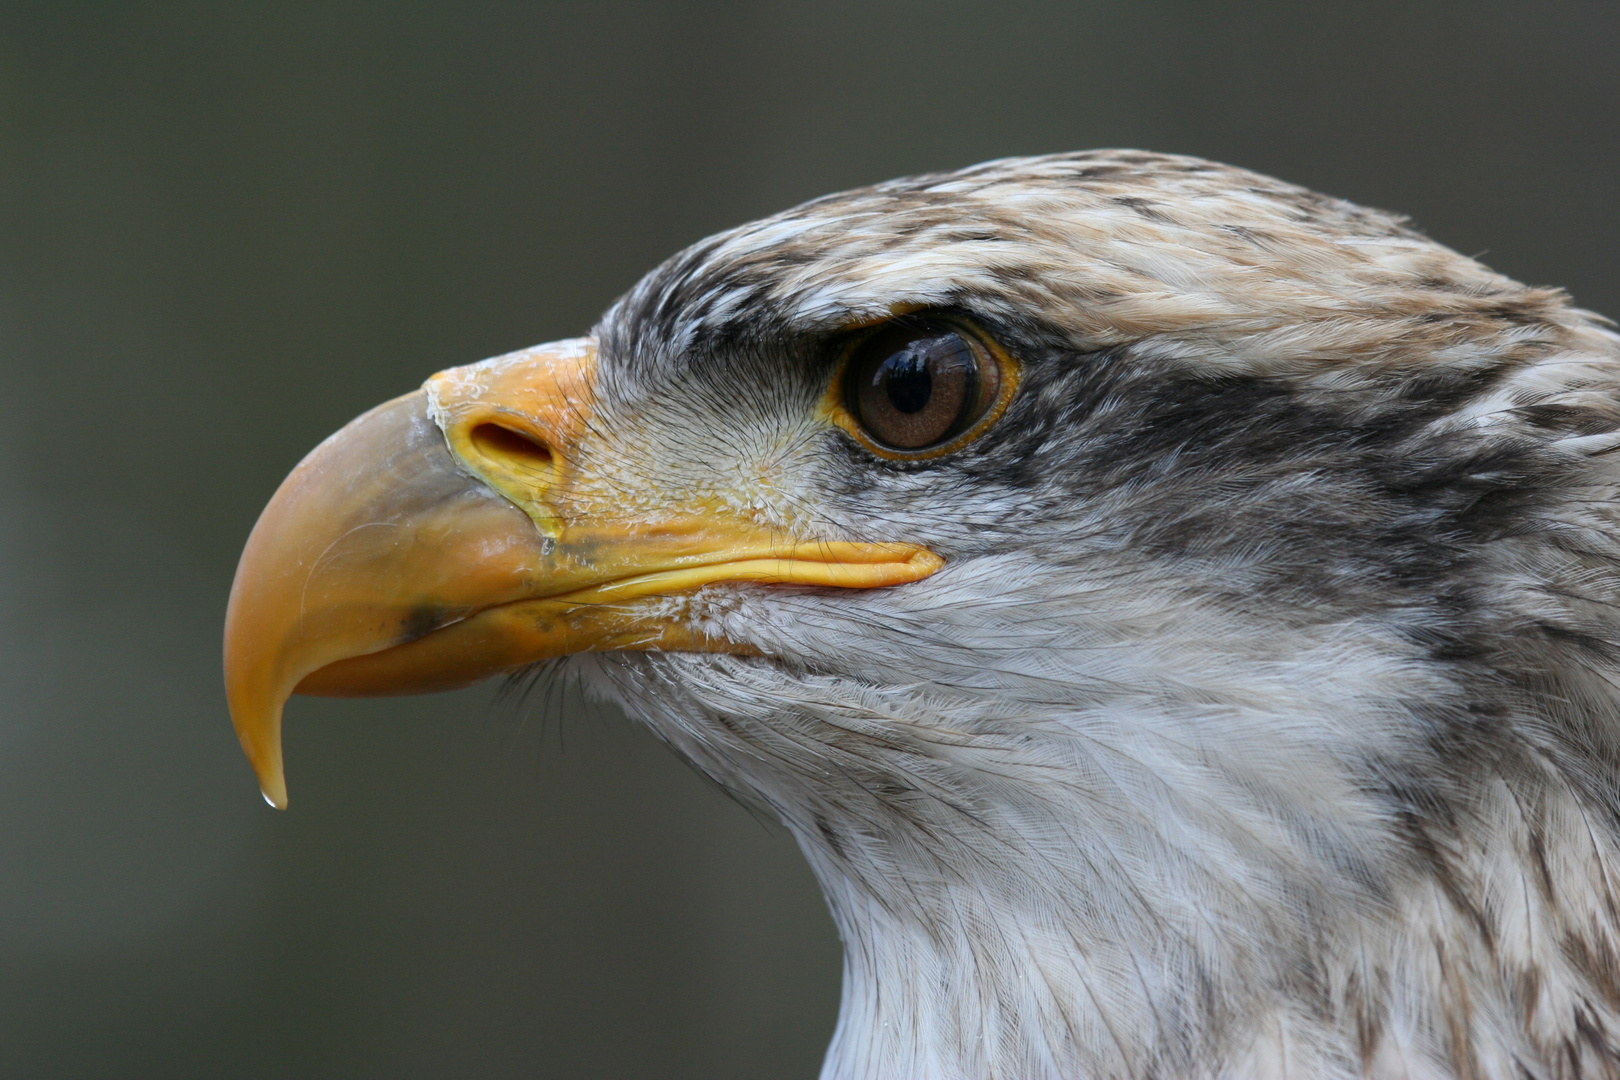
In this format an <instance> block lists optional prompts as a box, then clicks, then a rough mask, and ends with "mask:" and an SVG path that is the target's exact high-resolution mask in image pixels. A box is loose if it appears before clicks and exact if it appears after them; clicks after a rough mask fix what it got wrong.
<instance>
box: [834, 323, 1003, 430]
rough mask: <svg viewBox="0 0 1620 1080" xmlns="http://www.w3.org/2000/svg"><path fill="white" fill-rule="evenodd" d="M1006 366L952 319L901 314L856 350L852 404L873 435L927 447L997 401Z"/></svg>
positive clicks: (848, 401)
mask: <svg viewBox="0 0 1620 1080" xmlns="http://www.w3.org/2000/svg"><path fill="white" fill-rule="evenodd" d="M1000 388H1001V373H1000V368H999V367H998V365H997V364H996V362H995V361H994V359H993V358H992V357H991V356H990V355H989V353H988V352H987V350H986V349H985V347H984V346H983V345H982V344H980V343H979V342H978V341H976V340H974V338H973V337H972V336H971V335H969V334H967V333H965V332H964V331H962V330H960V329H958V328H957V327H955V326H952V325H951V324H950V323H946V322H934V321H912V320H901V321H899V322H895V323H891V324H889V325H888V326H885V327H884V328H882V329H881V330H879V331H877V332H876V333H874V334H872V335H871V336H870V337H867V338H866V339H865V340H863V341H862V342H861V343H860V344H859V345H857V346H856V347H855V350H854V352H853V353H852V354H851V355H850V358H849V366H848V368H846V369H845V374H844V395H845V406H846V407H847V408H848V409H849V411H850V413H851V415H853V416H854V417H855V419H856V421H857V422H858V423H859V424H860V426H861V427H862V428H863V429H864V430H865V432H866V434H867V435H868V437H870V438H871V439H872V440H873V441H874V442H877V443H879V444H881V445H883V446H886V447H891V448H893V449H895V450H923V449H927V448H928V447H931V446H935V445H938V444H940V443H944V442H947V441H949V440H950V439H952V438H954V437H955V436H957V435H960V434H961V433H962V432H964V431H966V430H967V429H968V428H969V427H971V426H972V425H973V423H974V421H976V420H978V419H979V418H980V417H981V416H983V415H984V414H985V412H986V410H988V409H989V408H990V406H991V405H992V404H993V403H995V401H996V400H997V397H998V395H999V392H1000Z"/></svg>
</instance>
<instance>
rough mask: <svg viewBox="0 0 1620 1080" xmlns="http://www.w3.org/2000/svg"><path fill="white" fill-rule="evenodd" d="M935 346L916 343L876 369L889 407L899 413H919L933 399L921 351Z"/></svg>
mask: <svg viewBox="0 0 1620 1080" xmlns="http://www.w3.org/2000/svg"><path fill="white" fill-rule="evenodd" d="M934 344H937V342H933V341H930V342H926V343H924V342H918V343H916V344H914V345H912V346H910V347H909V348H906V349H904V350H902V351H900V352H897V353H895V354H894V355H893V356H891V357H889V358H888V359H887V360H885V361H884V362H883V366H882V367H880V368H878V371H877V382H878V383H879V384H880V385H881V386H882V387H883V388H884V390H886V391H887V392H888V395H889V403H890V404H891V405H893V406H894V407H895V408H896V409H898V410H899V411H900V412H903V413H914V412H921V411H922V408H923V406H925V405H927V404H928V399H929V398H930V397H932V396H933V393H934V376H933V375H932V374H931V373H930V372H929V370H928V357H927V355H926V353H925V352H924V349H926V348H927V346H928V345H934ZM919 346H922V347H921V348H919Z"/></svg>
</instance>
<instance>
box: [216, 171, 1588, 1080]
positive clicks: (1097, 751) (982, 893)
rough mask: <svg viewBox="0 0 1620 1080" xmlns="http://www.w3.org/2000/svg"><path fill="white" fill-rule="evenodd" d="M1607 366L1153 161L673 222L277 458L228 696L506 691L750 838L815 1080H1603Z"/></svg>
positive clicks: (232, 626) (264, 766) (1282, 210)
mask: <svg viewBox="0 0 1620 1080" xmlns="http://www.w3.org/2000/svg"><path fill="white" fill-rule="evenodd" d="M1616 450H1620V336H1617V335H1616V334H1615V333H1614V332H1613V331H1611V330H1610V329H1609V324H1608V323H1606V322H1605V321H1604V320H1603V319H1601V318H1599V317H1597V316H1595V315H1592V314H1590V313H1588V312H1585V311H1582V310H1580V309H1578V308H1576V307H1574V306H1572V304H1571V303H1570V301H1569V299H1568V298H1567V297H1566V296H1565V294H1564V293H1562V292H1561V291H1559V290H1556V289H1550V288H1534V287H1529V286H1525V285H1522V284H1520V283H1518V282H1516V281H1513V280H1510V279H1509V278H1507V277H1504V276H1502V275H1500V274H1498V273H1495V272H1493V271H1491V270H1489V269H1487V268H1486V267H1484V266H1482V265H1480V264H1479V263H1478V262H1476V261H1474V260H1472V259H1469V258H1466V257H1464V256H1462V255H1459V254H1457V253H1456V252H1454V251H1451V250H1449V249H1447V248H1445V247H1442V246H1441V245H1439V244H1437V243H1435V242H1433V241H1431V240H1429V239H1427V238H1426V237H1424V236H1423V235H1421V234H1419V233H1418V232H1416V231H1414V230H1413V229H1411V228H1409V227H1408V226H1407V225H1406V224H1405V223H1404V222H1403V220H1402V219H1400V218H1398V217H1394V216H1392V215H1389V214H1386V213H1382V212H1379V211H1376V210H1369V209H1365V208H1362V207H1360V206H1356V205H1353V204H1351V203H1348V202H1344V201H1341V200H1338V199H1334V198H1329V197H1326V196H1323V195H1319V194H1316V193H1313V192H1311V191H1307V190H1304V189H1302V188H1299V187H1295V186H1291V185H1289V184H1286V183H1282V182H1279V181H1276V180H1272V179H1269V178H1266V177H1263V176H1259V175H1255V174H1253V173H1250V172H1246V171H1243V170H1240V169H1236V168H1231V167H1227V166H1223V165H1219V164H1214V163H1211V162H1207V161H1202V160H1197V159H1194V158H1188V157H1176V156H1166V155H1159V154H1150V153H1144V152H1135V151H1099V152H1089V153H1076V154H1062V155H1057V156H1050V157H1034V158H1022V159H1009V160H1002V161H994V162H990V163H988V164H983V165H979V166H976V167H973V168H968V169H964V170H962V171H959V172H951V173H941V174H934V175H927V176H920V177H915V178H911V179H904V180H897V181H893V182H890V183H885V184H880V185H877V186H875V187H870V188H865V189H862V190H857V191H852V192H848V193H845V194H841V195H833V196H829V197H826V198H822V199H817V200H815V201H813V202H809V203H806V204H804V205H802V206H799V207H797V208H795V209H792V210H788V211H786V212H784V213H781V214H778V215H777V216H775V217H770V218H766V219H764V220H762V221H759V222H755V223H753V224H749V225H744V226H742V227H740V228H736V229H733V230H731V231H729V232H725V233H722V234H720V235H718V236H715V237H712V238H710V239H708V240H704V241H702V242H701V243H698V244H696V245H694V246H693V247H691V248H688V249H687V250H685V251H683V252H681V253H679V254H677V255H675V256H674V257H673V258H671V259H670V260H669V261H667V262H666V263H664V264H663V265H662V266H660V267H658V268H657V269H656V270H654V271H652V272H651V273H650V274H649V275H648V276H647V277H646V278H644V279H643V280H642V281H641V282H640V283H639V284H637V285H636V286H635V287H634V288H633V289H631V290H630V292H629V293H628V294H626V295H625V296H624V297H623V298H621V299H620V300H619V301H617V302H616V303H615V304H614V305H613V306H612V307H611V308H610V309H609V310H608V312H607V313H606V314H605V315H604V316H603V317H602V319H601V321H600V322H599V323H598V324H597V325H596V327H595V328H594V329H593V330H592V331H591V333H590V335H589V336H587V337H582V338H576V339H573V340H569V341H563V342H557V343H553V344H550V345H543V346H539V347H536V348H533V349H528V350H525V351H522V352H517V353H513V354H511V355H507V356H501V357H497V358H495V359H492V360H486V361H484V362H482V363H478V364H472V365H470V366H466V367H457V368H451V369H449V370H447V371H444V372H441V373H439V374H437V375H434V376H433V377H432V378H430V379H429V380H428V381H427V382H426V383H425V384H424V385H423V387H422V388H421V389H420V390H418V391H416V392H414V393H410V394H407V395H405V396H404V397H401V398H398V399H396V400H394V401H391V402H389V403H387V404H384V405H382V406H379V407H378V408H376V409H374V410H373V411H371V412H369V413H367V414H366V415H364V416H362V417H361V418H359V419H358V420H356V421H354V422H353V423H351V424H350V425H349V426H348V427H346V428H344V429H343V430H342V431H340V432H339V433H338V434H336V435H334V436H333V437H332V438H331V439H329V440H327V441H326V442H325V443H323V444H322V445H321V446H320V447H318V448H317V449H316V450H314V451H313V452H312V453H311V454H310V455H309V457H308V458H306V459H305V461H304V462H303V463H302V464H301V465H299V467H298V468H297V470H296V471H294V472H293V473H292V474H291V476H289V477H288V479H287V480H286V482H285V483H284V484H283V486H282V487H281V489H280V490H279V491H278V492H277V493H276V495H275V497H274V499H273V500H272V501H271V503H270V504H269V506H268V507H267V509H266V510H265V512H264V515H263V517H262V518H261V519H260V521H259V523H258V526H257V527H256V528H255V530H254V532H253V534H252V537H251V538H250V539H249V541H248V544H247V547H246V550H245V552H244V554H243V557H242V561H241V566H240V568H239V570H238V574H237V579H236V583H235V586H234V589H233V592H232V596H231V603H230V609H229V613H228V616H227V628H226V679H227V689H228V695H229V700H230V705H231V709H232V714H233V717H234V720H235V723H236V725H237V729H238V731H239V734H240V736H241V739H242V743H243V745H244V747H245V748H246V750H247V753H248V756H249V758H250V759H251V761H252V763H253V766H254V768H255V769H256V770H257V773H258V776H259V780H260V783H261V786H262V788H263V791H264V793H265V795H266V797H267V798H268V799H269V801H270V802H272V803H273V804H275V805H278V806H281V805H284V804H285V801H286V788H285V785H284V783H283V779H282V775H283V774H282V761H281V750H280V724H281V709H282V705H283V702H284V701H285V699H286V698H287V696H288V695H289V694H290V693H293V692H295V691H296V692H303V693H314V694H337V695H343V694H352V695H365V694H387V693H406V692H414V691H425V690H432V689H437V688H441V687H448V686H453V685H460V684H463V683H466V682H469V681H472V680H476V679H479V678H483V677H485V676H488V675H492V674H496V673H501V672H513V671H518V670H522V669H525V668H527V667H529V666H531V665H536V664H541V663H544V664H547V665H550V666H552V667H554V668H559V669H561V670H563V671H565V672H567V673H570V674H571V675H572V676H574V677H577V678H578V679H579V680H580V681H581V682H582V684H583V685H584V687H585V688H586V689H587V691H589V692H590V693H593V694H595V695H597V696H598V697H600V698H603V699H606V700H609V701H612V702H615V703H617V704H618V705H619V706H621V707H622V708H623V709H624V710H625V711H626V712H628V713H629V714H630V715H632V716H634V717H637V718H639V719H640V720H641V721H644V722H645V723H646V724H647V725H649V726H650V727H651V729H652V730H653V731H654V732H656V733H657V734H658V735H659V736H660V737H661V738H662V739H663V740H664V741H666V742H667V743H668V744H669V745H670V746H671V747H673V749H674V750H675V751H676V752H677V753H678V754H680V755H681V756H682V757H684V758H685V759H686V760H687V761H689V762H691V763H692V764H693V765H694V766H696V767H697V768H698V769H700V770H701V771H702V772H704V773H706V774H708V775H709V776H711V777H713V778H714V779H715V780H717V781H718V782H719V783H721V784H723V785H725V786H726V787H728V788H730V789H732V790H734V791H736V792H739V793H741V794H742V795H743V796H745V797H746V798H748V799H751V800H754V801H756V802H757V803H759V804H762V805H763V806H765V807H767V808H769V810H770V811H771V812H773V813H774V814H775V815H777V816H779V817H780V819H781V820H782V821H783V822H784V823H785V825H786V826H787V828H788V829H790V830H791V831H792V834H793V835H794V837H795V838H796V839H797V841H798V843H799V845H800V847H801V848H802V849H803V851H804V854H805V856H806V858H808V860H809V862H810V864H811V866H812V867H813V868H814V871H815V873H816V875H817V877H818V878H819V880H820V883H821V887H822V889H823V890H824V892H825V895H826V898H827V902H828V904H829V905H830V907H831V910H832V914H833V917H834V919H835V921H836V923H837V926H838V929H839V931H840V933H841V936H842V938H843V942H844V947H845V969H844V990H843V1004H842V1011H841V1014H840V1017H839V1021H838V1026H837V1030H836V1032H835V1034H834V1036H833V1039H832V1044H831V1047H830V1049H829V1051H828V1057H827V1059H826V1064H825V1067H824V1072H823V1074H822V1075H823V1076H824V1077H825V1078H826V1080H966V1078H988V1077H997V1078H1016V1080H1037V1078H1066V1080H1072V1078H1081V1077H1085V1078H1099V1077H1109V1078H1125V1077H1154V1078H1160V1080H1192V1078H1217V1077H1219V1078H1257V1077H1278V1078H1306V1077H1330V1078H1344V1080H1349V1078H1364V1077H1405V1078H1412V1080H1418V1078H1440V1077H1502V1078H1508V1077H1512V1078H1521V1080H1522V1078H1535V1080H1552V1078H1562V1080H1573V1078H1577V1077H1586V1078H1591V1077H1615V1076H1620V907H1617V896H1620V877H1617V869H1620V607H1617V605H1620V454H1617V453H1616V452H1615V451H1616Z"/></svg>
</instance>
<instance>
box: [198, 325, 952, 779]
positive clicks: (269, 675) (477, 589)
mask: <svg viewBox="0 0 1620 1080" xmlns="http://www.w3.org/2000/svg"><path fill="white" fill-rule="evenodd" d="M595 376H596V350H595V345H594V342H592V341H590V340H589V339H575V340H572V341H563V342H556V343H553V344H551V345H543V346H539V347H537V348H534V349H529V350H525V351H523V352H519V353H513V354H511V355H510V356H505V357H498V358H496V359H494V360H487V361H485V362H483V363H482V364H473V365H470V366H468V367H463V368H452V369H450V370H449V371H444V372H441V373H440V374H438V375H435V376H434V377H433V378H432V379H429V380H428V382H427V383H426V384H425V386H424V388H423V389H422V390H419V391H417V392H415V393H412V394H406V395H405V396H404V397H400V398H396V399H395V400H393V401H390V402H388V403H387V404H384V405H380V406H378V407H377V408H375V409H373V410H371V411H370V412H368V413H366V414H365V415H363V416H361V417H360V418H358V419H356V420H354V421H352V422H351V423H350V424H349V425H348V426H347V427H345V428H343V430H341V431H339V432H338V433H337V434H336V435H333V436H332V437H331V438H329V439H327V440H326V441H325V442H323V443H322V444H321V445H320V446H318V447H316V448H315V449H314V450H313V451H312V452H311V453H310V454H309V456H308V457H306V458H305V459H304V460H303V461H302V462H301V463H300V464H299V465H298V467H297V468H296V469H294V470H293V471H292V474H291V475H289V476H288V477H287V479H286V480H285V481H283V482H282V485H281V487H280V488H279V489H278V490H277V491H276V494H275V496H274V497H273V498H272V499H271V500H270V504H269V505H268V506H267V507H265V510H264V513H263V514H262V515H261V516H260V517H259V521H258V524H257V525H255V526H254V528H253V533H252V535H251V536H250V537H248V542H247V547H246V548H245V549H244V550H243V552H242V560H241V563H240V564H239V565H238V566H237V570H236V580H235V582H234V583H233V585H232V587H231V598H230V605H229V607H228V609H227V611H226V614H225V690H226V697H227V699H228V701H229V703H230V709H231V719H232V721H233V722H234V723H235V725H236V732H237V735H238V736H239V737H240V738H241V740H242V748H243V749H244V750H245V751H246V752H247V756H248V760H249V761H250V762H251V763H252V765H253V769H254V771H255V772H256V773H257V774H258V778H259V786H260V788H261V789H262V790H263V792H264V797H265V799H266V800H268V801H269V802H270V803H271V805H273V806H277V807H285V806H286V805H287V787H286V781H285V778H284V776H283V771H282V760H281V713H282V707H283V705H284V704H285V703H286V700H287V698H288V697H289V696H290V695H291V694H293V693H304V694H323V695H337V696H372V695H383V694H413V693H424V692H428V691H433V690H443V689H448V688H450V687H454V686H461V685H465V684H467V683H470V682H475V681H477V680H479V679H482V678H484V677H486V676H489V675H493V674H496V673H498V672H502V671H510V670H512V669H514V668H520V667H523V666H525V665H528V664H532V663H535V662H536V661H539V660H544V659H548V658H551V657H556V656H562V655H565V654H567V653H574V652H585V651H592V650H604V649H670V650H684V651H728V652H750V651H752V650H751V649H750V648H749V647H748V646H746V645H744V644H739V643H735V642H730V641H727V640H725V639H723V638H717V637H714V636H712V635H711V634H710V633H708V632H705V631H704V630H702V629H701V628H699V627H697V626H694V625H693V624H692V623H691V622H690V621H689V620H687V619H685V618H683V617H682V616H681V615H680V613H679V610H678V605H670V604H649V603H637V601H643V600H645V599H646V598H648V597H666V596H676V595H680V594H684V593H689V592H691V591H692V590H694V589H697V588H699V587H701V586H704V585H708V584H712V583H715V582H721V581H755V582H774V583H789V584H800V585H824V586H839V587H844V588H874V587H879V586H885V585H897V584H901V583H903V582H907V581H915V580H917V579H919V578H923V577H927V576H928V575H929V574H931V573H933V572H934V571H935V570H937V569H938V568H939V567H940V565H941V560H940V559H939V558H938V556H936V555H933V554H932V553H931V552H928V551H926V550H923V549H922V548H918V547H915V546H912V545H907V544H858V543H848V542H825V541H814V540H811V541H805V540H793V539H790V538H787V537H785V536H783V535H781V534H780V533H777V532H775V531H772V530H770V529H767V528H764V527H762V526H759V525H757V524H754V523H752V522H748V521H744V520H742V519H740V518H737V517H735V516H733V515H730V514H728V513H726V512H724V511H722V510H708V511H704V510H701V509H700V510H696V511H694V510H692V509H691V508H686V509H682V510H676V509H674V508H671V509H669V511H668V512H658V511H653V512H649V511H648V510H647V508H646V507H645V506H638V507H637V509H636V512H635V514H634V515H631V514H628V513H625V514H622V515H618V519H617V520H612V519H604V518H603V517H602V516H601V515H593V516H592V518H591V520H568V518H567V516H566V514H565V513H564V511H563V509H561V508H562V507H564V506H565V505H566V502H567V500H566V499H561V498H559V496H560V495H563V494H564V493H565V492H566V491H567V489H568V488H569V486H570V484H571V483H572V481H573V480H574V476H573V463H574V462H575V460H576V457H577V455H576V454H575V453H574V451H575V449H576V447H577V446H578V443H579V440H580V439H581V437H582V435H583V434H584V433H585V431H586V430H587V429H588V427H589V425H590V423H591V418H592V413H593V407H594V393H593V387H594V385H595ZM647 464H648V465H649V467H650V468H655V467H656V464H657V463H656V462H652V463H647Z"/></svg>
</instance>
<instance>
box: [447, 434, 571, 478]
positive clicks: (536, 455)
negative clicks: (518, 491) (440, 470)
mask: <svg viewBox="0 0 1620 1080" xmlns="http://www.w3.org/2000/svg"><path fill="white" fill-rule="evenodd" d="M468 438H469V441H470V442H471V443H472V445H473V448H474V449H476V450H477V451H478V452H479V453H480V454H482V455H483V456H484V457H485V458H488V459H489V460H490V461H492V462H495V463H496V464H499V465H502V466H505V467H506V468H507V469H510V470H512V471H515V472H527V473H539V472H543V473H550V472H551V467H552V453H551V447H549V446H547V445H546V444H545V443H543V442H540V441H539V440H538V439H535V438H533V437H532V436H529V435H526V434H524V433H523V432H521V431H514V430H512V429H511V428H509V427H505V426H503V425H501V424H490V423H485V424H479V425H478V426H476V427H474V428H473V429H472V431H470V432H468Z"/></svg>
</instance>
